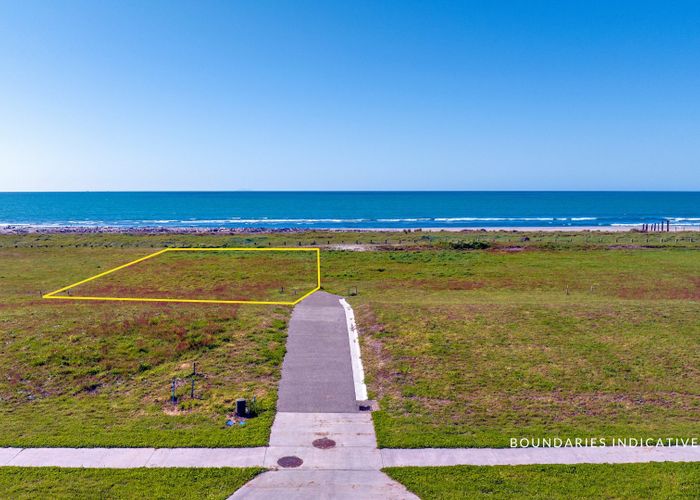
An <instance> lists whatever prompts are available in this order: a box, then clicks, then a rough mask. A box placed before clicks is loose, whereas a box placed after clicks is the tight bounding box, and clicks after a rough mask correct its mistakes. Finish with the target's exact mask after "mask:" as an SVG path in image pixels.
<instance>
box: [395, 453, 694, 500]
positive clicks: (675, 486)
mask: <svg viewBox="0 0 700 500" xmlns="http://www.w3.org/2000/svg"><path fill="white" fill-rule="evenodd" d="M384 472H386V473H387V474H388V475H389V476H391V477H392V478H394V479H396V480H397V481H399V482H400V483H403V484H404V485H405V486H406V487H407V488H408V489H409V490H411V491H412V492H414V493H415V494H417V495H418V496H420V497H421V498H422V499H424V500H430V499H458V498H460V499H461V498H539V499H558V498H560V499H570V498H591V499H592V498H595V499H598V498H609V499H613V498H697V496H698V486H700V464H698V463H671V462H665V463H646V464H614V465H613V464H579V465H518V466H496V467H476V466H459V467H420V468H419V467H401V468H390V469H384Z"/></svg>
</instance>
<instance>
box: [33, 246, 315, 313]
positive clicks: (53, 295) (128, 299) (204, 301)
mask: <svg viewBox="0 0 700 500" xmlns="http://www.w3.org/2000/svg"><path fill="white" fill-rule="evenodd" d="M236 251H237V252H243V251H245V252H316V288H314V289H313V290H311V291H310V292H308V293H305V294H304V295H302V296H301V297H300V298H298V299H297V300H295V301H294V302H282V301H261V300H217V299H170V298H154V297H91V296H88V297H81V296H77V295H60V296H57V295H56V294H57V293H61V292H65V291H66V290H70V289H71V288H74V287H76V286H78V285H82V284H83V283H87V282H88V281H92V280H96V279H97V278H101V277H102V276H106V275H108V274H110V273H113V272H115V271H119V270H120V269H124V268H125V267H129V266H132V265H134V264H137V263H139V262H143V261H144V260H146V259H150V258H152V257H155V256H157V255H161V254H164V253H165V252H236ZM320 289H321V249H320V248H309V247H304V248H279V247H273V248H244V247H238V248H164V249H163V250H159V251H157V252H154V253H152V254H149V255H146V256H145V257H141V258H140V259H136V260H132V261H131V262H127V263H126V264H122V265H121V266H118V267H115V268H114V269H110V270H108V271H105V272H103V273H100V274H96V275H95V276H91V277H89V278H86V279H84V280H82V281H78V282H77V283H73V284H72V285H68V286H64V287H63V288H59V289H58V290H54V291H53V292H49V293H47V294H45V295H43V296H42V298H43V299H65V300H117V301H123V302H185V303H195V304H262V305H281V306H293V305H296V304H298V303H299V302H301V301H302V300H304V299H305V298H306V297H308V296H309V295H311V294H312V293H314V292H316V291H318V290H320Z"/></svg>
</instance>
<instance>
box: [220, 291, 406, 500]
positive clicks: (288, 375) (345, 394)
mask: <svg viewBox="0 0 700 500" xmlns="http://www.w3.org/2000/svg"><path fill="white" fill-rule="evenodd" d="M350 312H351V311H350ZM350 323H351V321H350V319H349V318H348V312H347V311H346V309H345V307H344V305H343V303H342V302H341V301H340V297H338V296H335V295H331V294H329V293H326V292H316V293H314V294H313V295H311V296H309V297H308V298H306V299H304V300H303V301H302V302H301V303H299V305H297V306H296V307H295V309H294V312H293V313H292V319H291V320H290V323H289V334H288V338H287V354H286V356H285V358H284V362H283V364H282V380H281V381H280V389H279V399H278V403H277V410H278V413H277V415H276V417H275V421H274V423H273V424H272V432H271V435H270V447H269V448H268V451H267V454H266V456H265V463H264V465H265V467H267V468H269V469H272V470H271V471H269V472H265V473H263V474H261V475H259V476H257V477H256V478H255V479H253V480H252V481H251V482H249V483H248V484H246V485H244V486H243V487H242V488H241V489H239V490H238V491H237V492H235V493H234V494H233V496H232V497H231V498H234V499H240V498H252V499H278V498H286V499H295V498H299V499H301V498H304V499H306V498H334V499H342V498H348V499H350V498H353V499H355V498H364V499H409V498H410V499H413V498H417V497H416V496H415V495H413V494H412V493H410V492H409V491H408V490H406V488H405V487H404V486H403V485H401V484H399V483H397V482H396V481H394V480H392V479H391V478H389V476H387V475H386V474H384V473H383V472H381V471H380V469H381V468H382V457H381V452H380V451H379V450H378V449H377V439H376V436H375V433H374V425H373V424H372V416H371V414H370V413H369V412H360V411H359V402H358V401H357V392H358V391H357V389H356V383H355V380H356V379H357V378H358V374H357V373H354V372H353V370H355V371H357V370H358V368H357V367H359V366H361V365H359V352H355V353H354V356H355V358H356V359H355V363H353V354H352V352H351V342H352V341H353V339H352V333H354V332H353V328H350V326H349V325H350ZM361 383H362V385H364V380H362V382H361Z"/></svg>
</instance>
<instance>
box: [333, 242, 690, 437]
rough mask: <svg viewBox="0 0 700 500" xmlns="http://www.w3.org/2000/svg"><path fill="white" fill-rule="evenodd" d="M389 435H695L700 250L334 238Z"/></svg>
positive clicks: (339, 280) (342, 286)
mask: <svg viewBox="0 0 700 500" xmlns="http://www.w3.org/2000/svg"><path fill="white" fill-rule="evenodd" d="M323 267H324V285H325V287H326V289H329V290H330V291H334V292H337V293H341V294H347V293H348V291H351V292H353V293H354V291H355V289H354V287H355V286H356V287H357V291H358V295H357V296H354V297H351V299H350V301H351V303H352V305H353V306H354V308H355V313H356V316H357V319H358V323H359V327H360V332H361V342H362V356H363V362H364V365H365V373H366V377H367V383H368V387H369V390H370V396H371V397H374V398H376V399H378V400H379V401H380V406H381V411H379V412H375V413H374V414H373V416H374V421H375V426H376V429H377V435H378V440H379V444H380V446H384V447H430V446H445V447H463V446H466V447H505V446H508V445H509V440H510V438H513V437H545V436H547V437H557V436H558V437H562V438H575V437H581V438H585V437H606V438H617V437H679V438H689V437H696V436H697V435H698V433H699V432H700V422H698V420H697V418H696V415H697V414H698V412H699V411H700V368H699V367H700V308H699V307H698V301H700V278H699V277H700V253H699V252H698V251H697V250H694V249H693V250H691V249H654V250H643V249H636V250H630V249H614V250H610V249H602V248H600V249H586V250H582V249H560V250H541V249H536V250H526V251H520V252H510V251H508V252H506V251H462V252H459V251H452V250H440V249H433V250H431V251H428V250H424V251H385V252H345V253H340V252H335V253H330V252H328V253H326V254H324V256H323Z"/></svg>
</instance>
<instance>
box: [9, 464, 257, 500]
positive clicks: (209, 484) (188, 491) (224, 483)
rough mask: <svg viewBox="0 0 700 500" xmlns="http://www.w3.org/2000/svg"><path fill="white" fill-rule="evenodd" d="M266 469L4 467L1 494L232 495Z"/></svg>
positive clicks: (114, 495) (134, 496) (222, 496)
mask: <svg viewBox="0 0 700 500" xmlns="http://www.w3.org/2000/svg"><path fill="white" fill-rule="evenodd" d="M260 472H262V469H258V468H246V469H231V468H220V469H158V468H153V469H150V468H149V469H145V468H141V469H77V468H58V467H2V468H0V498H8V499H9V498H12V499H20V498H154V499H155V498H158V499H166V498H192V499H204V498H211V499H215V498H221V499H223V498H228V497H229V496H230V495H231V494H233V492H234V491H236V490H237V489H238V488H240V487H241V486H243V485H244V484H245V483H246V482H248V481H250V480H251V479H252V478H253V477H255V476H256V475H257V474H259V473H260Z"/></svg>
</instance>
